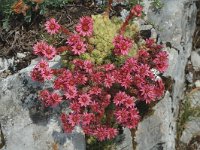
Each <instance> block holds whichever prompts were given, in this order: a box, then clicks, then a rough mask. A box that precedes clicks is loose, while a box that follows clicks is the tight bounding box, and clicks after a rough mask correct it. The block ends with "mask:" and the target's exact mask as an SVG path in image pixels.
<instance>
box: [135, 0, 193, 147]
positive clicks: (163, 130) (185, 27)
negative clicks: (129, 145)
mask: <svg viewBox="0 0 200 150" xmlns="http://www.w3.org/2000/svg"><path fill="white" fill-rule="evenodd" d="M161 2H162V3H163V4H164V7H163V8H162V9H161V10H160V11H159V12H154V11H152V9H147V8H145V9H146V10H148V13H147V14H148V16H147V17H148V19H149V20H150V21H151V22H153V23H154V24H155V26H157V27H159V29H160V30H158V29H157V33H158V35H159V37H158V38H159V41H162V42H163V43H164V44H166V45H167V43H168V44H169V43H170V46H169V47H168V48H166V49H167V50H168V52H169V62H170V67H169V69H168V71H167V73H166V74H165V76H169V77H171V78H172V80H174V84H173V88H172V92H167V93H166V95H165V97H164V99H162V100H161V101H160V102H159V103H158V104H157V105H156V106H155V107H154V110H155V112H154V114H153V115H151V116H149V117H147V118H146V119H144V120H143V121H142V122H141V123H140V124H139V126H138V130H137V132H136V142H137V146H136V149H137V150H175V145H176V136H177V135H176V134H177V128H176V125H177V122H176V120H177V117H178V114H179V103H180V101H181V99H183V96H184V88H185V67H186V64H187V61H188V58H189V56H190V55H191V50H192V36H193V33H194V30H195V22H196V20H195V19H196V5H195V2H194V1H192V0H162V1H161Z"/></svg>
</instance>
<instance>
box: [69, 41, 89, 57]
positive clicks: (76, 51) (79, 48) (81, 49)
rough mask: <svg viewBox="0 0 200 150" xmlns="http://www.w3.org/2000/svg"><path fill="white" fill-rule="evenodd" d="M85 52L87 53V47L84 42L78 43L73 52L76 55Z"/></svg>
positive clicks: (73, 47)
mask: <svg viewBox="0 0 200 150" xmlns="http://www.w3.org/2000/svg"><path fill="white" fill-rule="evenodd" d="M85 51H86V45H85V44H84V43H83V42H82V41H79V42H78V43H76V44H75V45H73V46H72V52H73V53H74V54H75V55H80V54H83V53H85Z"/></svg>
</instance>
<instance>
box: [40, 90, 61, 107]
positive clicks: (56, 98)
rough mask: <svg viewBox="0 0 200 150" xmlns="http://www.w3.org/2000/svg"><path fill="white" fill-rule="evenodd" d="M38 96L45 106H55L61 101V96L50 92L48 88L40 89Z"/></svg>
mask: <svg viewBox="0 0 200 150" xmlns="http://www.w3.org/2000/svg"><path fill="white" fill-rule="evenodd" d="M39 96H40V98H41V101H42V103H43V104H44V106H46V107H49V106H51V107H56V106H57V105H58V104H59V103H60V102H61V101H62V97H61V96H60V95H59V94H57V93H50V92H49V91H48V90H43V91H41V92H40V94H39Z"/></svg>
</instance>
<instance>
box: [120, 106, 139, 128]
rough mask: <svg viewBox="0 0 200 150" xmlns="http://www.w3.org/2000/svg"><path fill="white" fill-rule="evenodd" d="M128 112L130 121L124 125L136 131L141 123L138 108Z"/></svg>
mask: <svg viewBox="0 0 200 150" xmlns="http://www.w3.org/2000/svg"><path fill="white" fill-rule="evenodd" d="M128 112H129V114H128V119H127V121H126V122H124V124H123V125H124V126H125V127H127V128H129V129H134V128H136V127H137V125H138V123H139V121H140V116H139V112H138V110H137V109H136V108H131V109H130V110H128Z"/></svg>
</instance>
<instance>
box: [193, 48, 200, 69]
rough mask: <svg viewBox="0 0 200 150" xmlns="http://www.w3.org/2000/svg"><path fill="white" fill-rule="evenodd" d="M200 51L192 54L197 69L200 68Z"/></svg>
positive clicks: (194, 66)
mask: <svg viewBox="0 0 200 150" xmlns="http://www.w3.org/2000/svg"><path fill="white" fill-rule="evenodd" d="M199 53H200V51H199V52H197V51H193V52H192V54H191V61H192V66H193V68H194V69H195V70H200V54H199Z"/></svg>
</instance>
